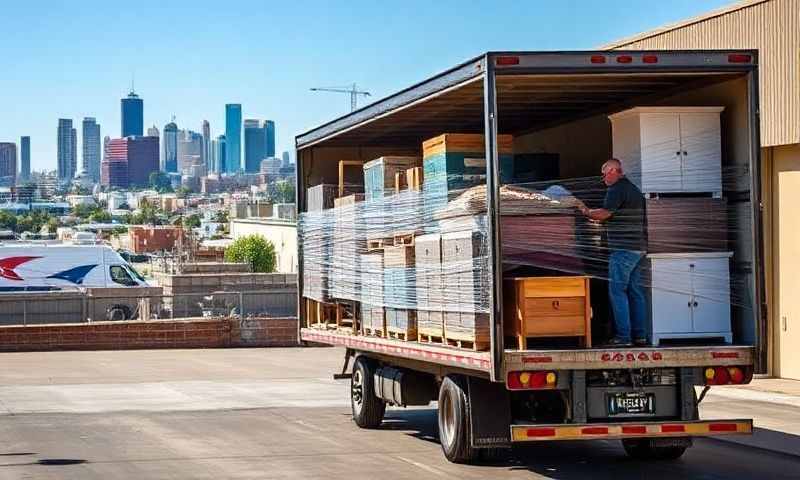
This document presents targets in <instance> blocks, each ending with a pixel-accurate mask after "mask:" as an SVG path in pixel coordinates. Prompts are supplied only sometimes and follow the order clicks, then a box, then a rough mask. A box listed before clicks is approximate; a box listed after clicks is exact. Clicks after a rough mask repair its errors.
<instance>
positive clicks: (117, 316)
mask: <svg viewBox="0 0 800 480" xmlns="http://www.w3.org/2000/svg"><path fill="white" fill-rule="evenodd" d="M129 315H130V314H129V313H128V309H127V308H125V307H123V306H120V305H115V306H113V307H111V308H109V309H108V319H109V320H111V321H115V322H116V321H120V320H127V319H128V318H129Z"/></svg>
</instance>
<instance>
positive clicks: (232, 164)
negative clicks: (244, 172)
mask: <svg viewBox="0 0 800 480" xmlns="http://www.w3.org/2000/svg"><path fill="white" fill-rule="evenodd" d="M241 166H242V105H241V104H239V103H229V104H227V105H225V171H226V172H228V173H235V172H238V171H239V169H240V168H241Z"/></svg>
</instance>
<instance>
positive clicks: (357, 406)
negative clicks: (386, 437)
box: [350, 357, 386, 428]
mask: <svg viewBox="0 0 800 480" xmlns="http://www.w3.org/2000/svg"><path fill="white" fill-rule="evenodd" d="M374 374H375V367H374V364H373V363H372V362H371V361H370V360H369V359H367V358H365V357H358V359H356V362H355V364H354V365H353V376H352V377H350V406H351V408H352V410H353V420H354V421H355V422H356V425H358V426H359V427H361V428H378V427H380V426H381V422H382V421H383V414H384V413H385V412H386V403H384V401H383V400H381V399H380V398H378V397H377V396H375V387H374V386H373V381H374V377H373V375H374Z"/></svg>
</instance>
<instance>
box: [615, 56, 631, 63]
mask: <svg viewBox="0 0 800 480" xmlns="http://www.w3.org/2000/svg"><path fill="white" fill-rule="evenodd" d="M632 62H633V57H631V56H630V55H620V56H618V57H617V63H632Z"/></svg>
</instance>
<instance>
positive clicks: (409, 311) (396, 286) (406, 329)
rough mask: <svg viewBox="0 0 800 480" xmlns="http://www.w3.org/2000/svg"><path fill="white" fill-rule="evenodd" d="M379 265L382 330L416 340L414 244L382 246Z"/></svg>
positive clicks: (391, 335)
mask: <svg viewBox="0 0 800 480" xmlns="http://www.w3.org/2000/svg"><path fill="white" fill-rule="evenodd" d="M383 267H384V269H383V286H384V304H385V305H386V332H387V334H388V336H389V337H392V338H398V339H401V340H416V339H417V312H416V310H415V309H414V308H412V307H415V306H416V287H415V282H414V245H395V246H390V247H385V248H384V249H383Z"/></svg>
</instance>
